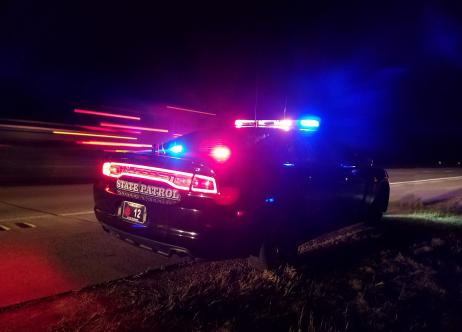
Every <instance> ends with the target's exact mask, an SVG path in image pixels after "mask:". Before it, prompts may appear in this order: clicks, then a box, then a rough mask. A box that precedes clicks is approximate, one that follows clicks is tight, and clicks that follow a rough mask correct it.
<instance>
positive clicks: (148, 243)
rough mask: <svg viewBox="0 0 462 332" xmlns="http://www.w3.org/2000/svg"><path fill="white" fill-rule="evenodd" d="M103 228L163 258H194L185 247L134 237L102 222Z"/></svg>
mask: <svg viewBox="0 0 462 332" xmlns="http://www.w3.org/2000/svg"><path fill="white" fill-rule="evenodd" d="M101 226H102V227H103V229H104V230H105V231H106V232H108V233H111V234H113V235H115V236H117V237H118V238H120V239H121V240H125V241H127V242H129V243H130V244H133V245H136V246H139V247H141V248H144V249H148V250H152V251H153V252H155V253H157V254H160V255H163V256H171V255H172V254H178V255H181V256H182V255H186V256H191V257H193V256H194V255H193V253H192V252H191V251H190V250H189V249H186V248H183V247H179V246H175V245H172V244H167V243H164V242H160V241H155V240H152V239H148V238H146V237H142V236H137V235H133V234H130V233H127V232H124V231H121V230H120V229H117V228H115V227H111V226H109V225H108V224H105V223H103V222H101Z"/></svg>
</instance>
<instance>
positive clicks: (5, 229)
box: [0, 225, 11, 231]
mask: <svg viewBox="0 0 462 332" xmlns="http://www.w3.org/2000/svg"><path fill="white" fill-rule="evenodd" d="M0 229H2V230H4V231H9V230H10V229H11V228H9V227H6V226H5V225H0Z"/></svg>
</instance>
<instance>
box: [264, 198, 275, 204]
mask: <svg viewBox="0 0 462 332" xmlns="http://www.w3.org/2000/svg"><path fill="white" fill-rule="evenodd" d="M265 203H274V197H267V198H265Z"/></svg>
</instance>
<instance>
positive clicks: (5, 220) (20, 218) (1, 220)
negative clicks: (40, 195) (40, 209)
mask: <svg viewBox="0 0 462 332" xmlns="http://www.w3.org/2000/svg"><path fill="white" fill-rule="evenodd" d="M45 217H50V215H49V214H39V215H38V216H26V217H14V218H5V219H0V222H9V221H21V220H29V219H38V218H45Z"/></svg>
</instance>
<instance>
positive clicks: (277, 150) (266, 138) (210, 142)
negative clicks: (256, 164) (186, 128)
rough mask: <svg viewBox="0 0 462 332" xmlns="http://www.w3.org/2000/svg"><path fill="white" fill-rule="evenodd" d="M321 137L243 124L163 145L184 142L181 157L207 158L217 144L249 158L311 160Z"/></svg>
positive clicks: (200, 133) (262, 160)
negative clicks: (238, 126)
mask: <svg viewBox="0 0 462 332" xmlns="http://www.w3.org/2000/svg"><path fill="white" fill-rule="evenodd" d="M320 141H321V140H320V138H319V137H318V134H317V133H303V132H299V131H290V132H286V131H283V130H278V129H265V128H240V129H228V130H209V131H200V132H194V133H191V134H187V135H184V136H182V137H179V138H177V139H175V140H172V141H169V142H167V143H165V144H163V145H162V146H161V149H162V148H163V150H164V151H166V152H167V153H168V151H169V148H171V147H172V146H174V145H182V147H183V149H184V150H183V151H182V153H181V157H186V158H188V157H189V158H195V159H196V158H200V159H207V158H208V157H209V154H210V151H211V150H212V149H213V148H214V147H216V146H226V147H228V148H229V149H230V150H231V151H232V153H239V155H240V156H241V157H245V158H246V159H248V160H258V161H261V162H264V161H269V160H278V161H281V160H287V161H300V160H305V161H309V160H312V159H314V158H317V157H318V155H319V153H320V149H322V148H321V146H320ZM322 145H325V144H322ZM240 159H241V158H240Z"/></svg>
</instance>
